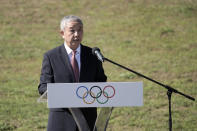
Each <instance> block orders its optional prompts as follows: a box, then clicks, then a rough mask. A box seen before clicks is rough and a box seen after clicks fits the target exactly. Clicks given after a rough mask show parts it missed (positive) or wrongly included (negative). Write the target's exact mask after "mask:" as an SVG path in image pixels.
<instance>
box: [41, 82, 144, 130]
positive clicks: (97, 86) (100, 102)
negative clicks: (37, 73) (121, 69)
mask: <svg viewBox="0 0 197 131" xmlns="http://www.w3.org/2000/svg"><path fill="white" fill-rule="evenodd" d="M46 95H47V101H46V99H45V100H44V102H48V108H69V109H70V111H71V113H72V114H73V117H74V118H75V121H76V123H77V125H78V127H79V129H81V130H83V128H81V127H80V126H81V124H84V123H83V122H82V123H81V122H80V121H84V120H80V119H81V117H80V115H81V114H80V113H75V110H77V108H79V107H110V108H103V109H101V111H100V114H99V115H98V118H97V120H96V124H95V130H97V131H103V130H106V127H107V124H108V121H109V118H110V115H111V113H112V110H113V108H112V107H123V106H129V107H130V106H142V105H143V83H142V82H97V83H48V84H47V92H45V93H44V94H43V95H42V96H41V97H40V98H39V99H38V102H43V98H46ZM101 118H102V119H101ZM103 118H104V119H103ZM86 124H87V123H86ZM84 130H85V129H84ZM86 130H87V129H86Z"/></svg>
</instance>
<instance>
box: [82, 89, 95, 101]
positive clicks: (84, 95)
mask: <svg viewBox="0 0 197 131" xmlns="http://www.w3.org/2000/svg"><path fill="white" fill-rule="evenodd" d="M87 93H90V91H87V92H85V93H84V94H83V102H84V103H86V104H92V103H94V101H95V100H96V98H94V99H93V101H91V102H87V101H85V97H86V95H87ZM91 94H92V95H93V96H94V97H95V94H94V93H93V92H91Z"/></svg>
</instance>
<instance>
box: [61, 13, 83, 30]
mask: <svg viewBox="0 0 197 131" xmlns="http://www.w3.org/2000/svg"><path fill="white" fill-rule="evenodd" d="M71 21H76V22H79V23H81V24H82V25H83V22H82V20H81V19H80V18H79V17H78V16H74V15H69V16H65V17H64V18H63V19H62V20H61V22H60V31H64V29H65V27H66V25H67V24H68V23H69V22H71Z"/></svg>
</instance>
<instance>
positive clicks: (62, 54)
mask: <svg viewBox="0 0 197 131" xmlns="http://www.w3.org/2000/svg"><path fill="white" fill-rule="evenodd" d="M60 57H61V59H62V62H63V64H64V67H65V70H66V71H68V72H69V73H70V74H71V76H72V80H73V82H75V76H74V72H73V69H72V66H71V63H70V60H69V56H68V54H67V51H66V49H65V47H64V44H62V45H61V46H60Z"/></svg>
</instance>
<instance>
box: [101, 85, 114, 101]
mask: <svg viewBox="0 0 197 131" xmlns="http://www.w3.org/2000/svg"><path fill="white" fill-rule="evenodd" d="M107 87H111V88H112V89H113V90H114V94H113V95H112V96H106V95H105V93H104V92H105V89H106V88H107ZM115 94H116V92H115V89H114V87H113V86H110V85H108V86H105V87H104V89H103V95H104V96H105V97H107V98H112V97H113V96H114V95H115Z"/></svg>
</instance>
